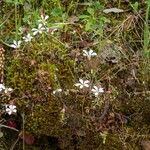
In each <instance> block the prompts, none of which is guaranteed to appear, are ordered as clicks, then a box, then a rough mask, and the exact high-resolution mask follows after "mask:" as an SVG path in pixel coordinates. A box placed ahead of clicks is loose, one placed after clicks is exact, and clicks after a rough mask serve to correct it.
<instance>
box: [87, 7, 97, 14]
mask: <svg viewBox="0 0 150 150" xmlns="http://www.w3.org/2000/svg"><path fill="white" fill-rule="evenodd" d="M87 12H88V13H89V14H90V15H92V16H94V13H95V12H94V9H93V8H88V9H87Z"/></svg>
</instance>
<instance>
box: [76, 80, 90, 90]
mask: <svg viewBox="0 0 150 150" xmlns="http://www.w3.org/2000/svg"><path fill="white" fill-rule="evenodd" d="M89 82H90V81H89V80H85V81H84V80H82V79H79V83H76V84H75V86H79V88H80V89H82V88H83V87H89V84H88V83H89Z"/></svg>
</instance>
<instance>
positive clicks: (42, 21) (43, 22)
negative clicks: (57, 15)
mask: <svg viewBox="0 0 150 150" xmlns="http://www.w3.org/2000/svg"><path fill="white" fill-rule="evenodd" d="M48 18H49V16H48V15H46V16H44V15H41V19H40V20H38V22H40V23H42V24H43V25H46V24H47V21H46V20H47V19H48Z"/></svg>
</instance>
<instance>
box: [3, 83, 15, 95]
mask: <svg viewBox="0 0 150 150" xmlns="http://www.w3.org/2000/svg"><path fill="white" fill-rule="evenodd" d="M1 91H4V93H6V94H7V93H8V92H12V91H13V89H12V88H7V87H5V85H4V84H0V92H1Z"/></svg>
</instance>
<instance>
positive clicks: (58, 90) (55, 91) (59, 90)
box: [53, 89, 62, 94]
mask: <svg viewBox="0 0 150 150" xmlns="http://www.w3.org/2000/svg"><path fill="white" fill-rule="evenodd" d="M59 92H62V89H56V90H54V91H53V94H56V93H59Z"/></svg>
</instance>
